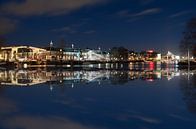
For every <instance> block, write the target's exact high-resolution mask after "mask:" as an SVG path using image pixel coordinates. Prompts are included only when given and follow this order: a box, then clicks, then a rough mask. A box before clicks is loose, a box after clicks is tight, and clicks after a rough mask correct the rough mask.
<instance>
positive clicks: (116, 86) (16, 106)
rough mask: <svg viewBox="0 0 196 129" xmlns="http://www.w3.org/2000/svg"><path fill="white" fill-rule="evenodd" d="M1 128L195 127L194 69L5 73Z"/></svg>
mask: <svg viewBox="0 0 196 129" xmlns="http://www.w3.org/2000/svg"><path fill="white" fill-rule="evenodd" d="M0 81H1V86H0V128H1V129H131V128H133V129H175V128H176V129H195V128H196V75H195V72H194V71H190V72H189V73H187V71H186V70H177V69H159V70H144V69H143V70H141V71H140V70H130V71H127V70H124V71H119V70H118V71H116V70H96V71H95V70H78V71H72V70H1V71H0Z"/></svg>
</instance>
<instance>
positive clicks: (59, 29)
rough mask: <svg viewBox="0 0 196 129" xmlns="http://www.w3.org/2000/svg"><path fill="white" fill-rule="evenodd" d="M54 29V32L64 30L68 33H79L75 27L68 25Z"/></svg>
mask: <svg viewBox="0 0 196 129" xmlns="http://www.w3.org/2000/svg"><path fill="white" fill-rule="evenodd" d="M52 31H54V32H64V33H68V34H75V33H77V30H75V29H74V28H72V27H70V26H66V27H62V28H58V29H53V30H52Z"/></svg>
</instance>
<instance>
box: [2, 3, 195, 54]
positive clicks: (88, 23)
mask: <svg viewBox="0 0 196 129" xmlns="http://www.w3.org/2000/svg"><path fill="white" fill-rule="evenodd" d="M194 16H196V0H0V24H1V25H0V35H1V36H4V37H6V38H7V40H8V43H9V45H34V46H44V45H49V42H50V41H51V40H53V42H54V44H56V45H57V44H58V42H60V40H62V39H64V40H65V41H66V42H67V43H68V44H69V45H71V44H72V43H73V44H74V45H75V47H80V48H86V47H88V48H98V47H101V48H102V49H109V48H111V47H113V46H124V47H126V48H128V49H130V50H136V51H141V50H147V49H155V50H159V51H167V50H171V51H174V52H177V51H178V44H179V42H180V40H181V39H182V32H183V31H184V29H185V26H186V22H187V21H188V20H190V18H192V17H194Z"/></svg>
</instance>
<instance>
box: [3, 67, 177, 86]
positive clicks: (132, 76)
mask: <svg viewBox="0 0 196 129" xmlns="http://www.w3.org/2000/svg"><path fill="white" fill-rule="evenodd" d="M179 75H180V72H179V71H178V70H175V69H173V70H171V69H166V70H138V71H116V70H111V71H109V70H97V71H85V70H80V71H70V70H51V71H47V70H1V71H0V82H1V85H2V86H6V85H8V86H31V85H36V84H41V83H48V84H72V85H74V84H76V83H90V82H98V83H102V82H110V83H111V84H125V83H127V82H129V81H132V80H136V79H140V80H144V81H155V80H157V79H163V78H166V79H168V80H170V79H172V78H173V77H175V76H179Z"/></svg>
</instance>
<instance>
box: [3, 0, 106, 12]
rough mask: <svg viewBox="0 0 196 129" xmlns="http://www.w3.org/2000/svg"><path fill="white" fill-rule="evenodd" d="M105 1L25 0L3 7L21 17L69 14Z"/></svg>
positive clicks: (4, 10) (5, 10)
mask: <svg viewBox="0 0 196 129" xmlns="http://www.w3.org/2000/svg"><path fill="white" fill-rule="evenodd" d="M103 2H105V1H104V0H50V1H48V0H25V1H23V2H9V3H7V4H4V5H2V7H1V8H2V11H3V12H5V13H8V14H13V15H19V16H31V15H58V14H67V13H69V12H71V11H74V10H77V9H80V8H82V7H86V6H91V5H96V4H99V3H103Z"/></svg>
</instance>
